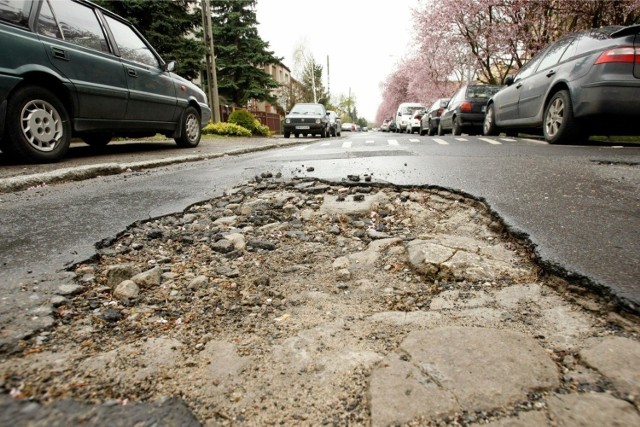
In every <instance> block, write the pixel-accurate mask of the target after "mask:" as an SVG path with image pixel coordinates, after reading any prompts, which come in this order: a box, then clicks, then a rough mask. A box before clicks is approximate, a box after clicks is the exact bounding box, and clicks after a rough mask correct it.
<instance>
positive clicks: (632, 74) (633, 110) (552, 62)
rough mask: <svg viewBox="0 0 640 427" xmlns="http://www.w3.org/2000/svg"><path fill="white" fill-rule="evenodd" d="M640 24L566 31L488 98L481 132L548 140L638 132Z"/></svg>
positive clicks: (552, 141)
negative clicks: (525, 134)
mask: <svg viewBox="0 0 640 427" xmlns="http://www.w3.org/2000/svg"><path fill="white" fill-rule="evenodd" d="M639 58H640V25H632V26H628V27H621V26H612V27H604V28H599V29H592V30H588V31H582V32H579V33H574V34H570V35H567V36H565V37H563V38H561V39H560V40H558V41H556V42H555V43H553V44H551V45H549V46H547V47H546V48H544V49H543V50H542V51H541V52H540V53H538V54H537V55H536V56H534V57H533V58H532V59H531V60H530V61H529V62H528V63H527V64H525V66H524V67H522V68H521V69H520V70H519V71H518V74H516V75H515V77H507V79H506V80H505V84H506V85H507V87H505V88H504V89H502V90H501V91H499V92H498V93H496V94H495V95H494V96H493V97H492V98H491V99H490V100H489V102H488V103H487V108H486V115H485V120H484V124H483V132H484V134H485V135H497V134H499V133H500V132H501V131H503V132H505V133H507V134H512V133H514V132H517V131H518V130H521V129H522V130H527V131H529V132H531V131H534V132H542V133H543V134H544V138H545V140H546V141H547V142H548V143H550V144H566V143H572V142H574V143H579V142H582V141H584V140H586V139H587V138H588V136H589V135H593V134H600V135H628V134H631V135H637V134H639V133H640V130H639V129H640V127H638V120H640V59H639Z"/></svg>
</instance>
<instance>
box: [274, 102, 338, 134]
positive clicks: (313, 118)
mask: <svg viewBox="0 0 640 427" xmlns="http://www.w3.org/2000/svg"><path fill="white" fill-rule="evenodd" d="M291 134H293V135H295V137H296V138H298V137H299V136H300V135H302V136H309V135H312V136H316V135H320V137H321V138H327V137H328V136H329V113H327V110H325V109H324V105H322V104H315V103H311V102H309V103H304V102H300V103H297V104H295V105H294V106H293V108H292V109H291V111H289V113H288V114H287V115H286V117H285V119H284V137H285V138H289V137H290V136H291Z"/></svg>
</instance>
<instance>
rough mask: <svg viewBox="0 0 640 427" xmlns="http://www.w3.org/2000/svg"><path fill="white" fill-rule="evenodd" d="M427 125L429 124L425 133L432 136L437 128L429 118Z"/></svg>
mask: <svg viewBox="0 0 640 427" xmlns="http://www.w3.org/2000/svg"><path fill="white" fill-rule="evenodd" d="M428 125H429V127H428V128H427V135H429V136H433V135H435V134H436V130H437V129H436V128H434V127H433V126H432V125H431V120H429V124H428Z"/></svg>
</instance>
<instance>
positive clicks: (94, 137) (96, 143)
mask: <svg viewBox="0 0 640 427" xmlns="http://www.w3.org/2000/svg"><path fill="white" fill-rule="evenodd" d="M112 138H113V135H112V134H111V133H107V132H102V133H90V134H86V135H82V140H83V141H84V142H85V144H87V145H90V146H92V147H104V146H105V145H107V144H108V143H110V142H111V139H112Z"/></svg>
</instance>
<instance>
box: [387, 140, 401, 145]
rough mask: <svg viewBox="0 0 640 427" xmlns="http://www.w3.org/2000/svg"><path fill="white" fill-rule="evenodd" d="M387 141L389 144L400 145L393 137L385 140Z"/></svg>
mask: <svg viewBox="0 0 640 427" xmlns="http://www.w3.org/2000/svg"><path fill="white" fill-rule="evenodd" d="M387 142H388V143H389V145H400V144H398V141H397V140H395V139H389V140H387Z"/></svg>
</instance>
